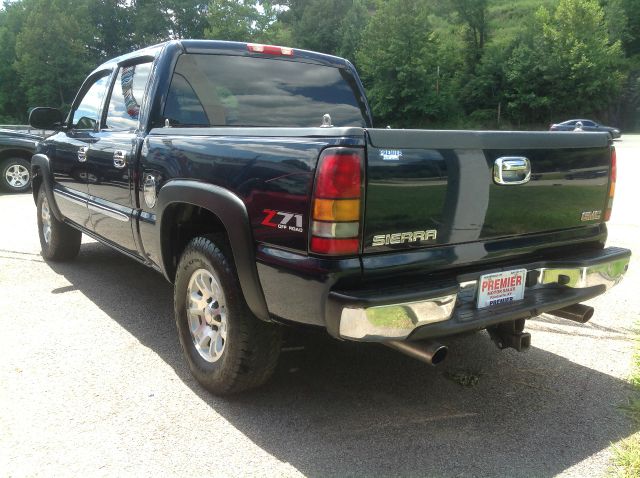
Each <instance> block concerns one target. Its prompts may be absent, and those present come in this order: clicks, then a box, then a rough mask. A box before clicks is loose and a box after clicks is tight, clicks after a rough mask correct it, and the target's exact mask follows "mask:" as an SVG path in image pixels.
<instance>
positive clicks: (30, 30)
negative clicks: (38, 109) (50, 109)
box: [15, 0, 91, 108]
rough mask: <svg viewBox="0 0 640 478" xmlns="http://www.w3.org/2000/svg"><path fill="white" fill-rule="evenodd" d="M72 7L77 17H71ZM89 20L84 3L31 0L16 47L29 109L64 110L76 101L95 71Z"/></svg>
mask: <svg viewBox="0 0 640 478" xmlns="http://www.w3.org/2000/svg"><path fill="white" fill-rule="evenodd" d="M70 4H71V8H73V9H74V11H75V12H76V13H75V14H74V15H69V14H68V11H67V9H68V8H69V6H70ZM88 16H89V12H88V9H87V4H86V3H84V2H83V1H81V0H75V1H69V0H30V2H29V9H28V13H27V16H26V18H25V20H24V25H23V28H22V30H21V31H20V33H19V34H18V36H17V38H16V47H15V49H16V56H17V60H16V62H15V69H16V71H17V72H18V75H19V77H20V85H21V87H22V89H23V91H24V93H25V95H26V97H27V101H28V104H29V105H47V106H55V107H59V108H64V107H66V106H67V105H69V103H71V101H72V100H73V97H74V95H75V93H76V91H77V89H78V86H79V85H80V84H81V83H82V81H83V80H84V77H85V76H86V74H87V71H88V70H90V68H91V63H90V58H89V57H88V53H87V49H86V48H85V45H86V43H87V41H88V39H89V35H90V34H91V31H90V30H88V29H86V28H85V25H86V23H84V20H86V19H88ZM45 26H46V27H45ZM60 52H64V54H60Z"/></svg>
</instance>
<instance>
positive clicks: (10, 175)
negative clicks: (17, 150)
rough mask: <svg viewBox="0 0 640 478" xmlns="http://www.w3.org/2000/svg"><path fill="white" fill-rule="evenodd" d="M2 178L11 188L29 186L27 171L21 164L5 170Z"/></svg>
mask: <svg viewBox="0 0 640 478" xmlns="http://www.w3.org/2000/svg"><path fill="white" fill-rule="evenodd" d="M4 178H5V180H6V181H7V184H9V185H10V186H11V187H13V188H16V189H20V188H23V187H25V186H26V185H27V184H29V170H28V169H27V168H25V167H24V166H23V165H22V164H13V165H11V166H9V167H8V168H7V169H6V170H5V173H4Z"/></svg>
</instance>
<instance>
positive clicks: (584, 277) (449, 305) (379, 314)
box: [340, 256, 630, 341]
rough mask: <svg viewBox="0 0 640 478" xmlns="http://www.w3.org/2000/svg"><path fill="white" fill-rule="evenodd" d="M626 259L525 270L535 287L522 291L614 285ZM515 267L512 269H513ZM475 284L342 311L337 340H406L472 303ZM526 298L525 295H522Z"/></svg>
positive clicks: (465, 282) (471, 283)
mask: <svg viewBox="0 0 640 478" xmlns="http://www.w3.org/2000/svg"><path fill="white" fill-rule="evenodd" d="M629 261H630V256H626V257H615V258H611V259H609V260H606V259H604V260H603V261H602V262H600V263H598V264H593V265H589V266H583V267H564V268H562V267H543V268H536V269H527V273H528V274H530V273H537V283H535V284H533V285H532V286H531V285H530V286H529V287H527V289H526V290H532V289H533V290H536V289H541V288H546V287H558V286H560V287H571V288H574V289H580V288H589V287H595V286H601V285H604V286H605V288H606V290H608V289H610V288H611V287H613V286H614V285H616V284H618V283H619V282H620V281H621V280H622V278H623V276H624V274H625V273H626V272H627V269H628V267H629ZM516 268H517V266H514V269H516ZM477 288H478V280H469V281H464V282H461V283H459V290H458V292H457V293H455V294H449V295H445V296H441V297H436V298H432V299H425V300H421V301H415V302H405V303H399V304H389V305H381V306H373V307H348V306H347V307H344V308H343V309H342V313H341V315H340V336H341V337H342V338H344V339H352V340H365V341H367V340H368V341H380V340H383V341H384V340H402V339H406V338H407V337H408V336H409V335H410V334H411V333H412V332H413V331H414V330H415V329H417V328H418V327H421V326H423V325H427V324H433V323H436V322H443V321H446V320H449V319H450V318H451V316H452V315H453V311H454V308H455V305H456V303H457V302H460V303H472V302H473V303H475V300H476V295H477ZM525 294H526V292H525Z"/></svg>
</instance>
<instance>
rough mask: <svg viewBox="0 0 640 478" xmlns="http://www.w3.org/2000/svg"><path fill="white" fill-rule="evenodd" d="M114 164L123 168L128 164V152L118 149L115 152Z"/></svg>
mask: <svg viewBox="0 0 640 478" xmlns="http://www.w3.org/2000/svg"><path fill="white" fill-rule="evenodd" d="M113 165H114V166H115V167H116V168H118V169H122V168H124V167H125V166H126V165H127V152H126V151H123V150H121V149H118V150H117V151H115V152H114V153H113Z"/></svg>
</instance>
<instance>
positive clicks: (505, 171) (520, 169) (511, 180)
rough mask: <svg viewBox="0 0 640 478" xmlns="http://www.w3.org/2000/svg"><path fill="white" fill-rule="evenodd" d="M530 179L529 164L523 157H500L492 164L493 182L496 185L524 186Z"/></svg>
mask: <svg viewBox="0 0 640 478" xmlns="http://www.w3.org/2000/svg"><path fill="white" fill-rule="evenodd" d="M530 178H531V163H530V162H529V160H528V159H527V158H525V157H524V156H502V157H500V158H498V159H496V161H495V163H494V164H493V180H494V181H495V183H496V184H504V185H505V186H512V185H516V184H524V183H527V182H529V179H530Z"/></svg>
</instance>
